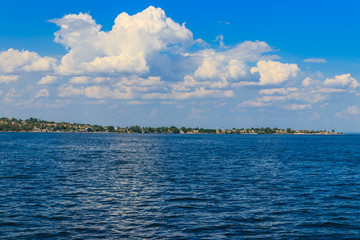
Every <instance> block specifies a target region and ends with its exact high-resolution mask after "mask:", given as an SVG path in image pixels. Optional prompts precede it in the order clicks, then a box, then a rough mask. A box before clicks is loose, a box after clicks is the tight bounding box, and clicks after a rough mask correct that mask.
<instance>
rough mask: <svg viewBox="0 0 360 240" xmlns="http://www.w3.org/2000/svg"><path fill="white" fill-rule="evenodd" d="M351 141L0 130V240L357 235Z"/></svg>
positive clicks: (355, 145) (357, 155)
mask: <svg viewBox="0 0 360 240" xmlns="http://www.w3.org/2000/svg"><path fill="white" fill-rule="evenodd" d="M359 140H360V135H345V136H278V135H271V136H265V135H250V136H248V135H166V134H163V135H156V134H154V135H137V134H41V133H0V153H1V157H0V166H1V168H0V188H1V191H0V237H1V238H4V239H18V238H22V239H42V238H43V239H48V238H58V239H92V238H109V239H114V238H120V239H121V238H131V239H143V238H153V239H172V238H174V239H239V238H245V239H253V238H254V239H255V238H256V239H266V238H270V239H274V238H276V239H303V238H310V239H354V238H356V237H359V236H360V220H359V218H358V217H357V216H358V215H359V213H360V201H359V200H360V197H359V192H360V181H359V180H360V179H359V178H360V171H359V170H360V167H359V160H360V141H359Z"/></svg>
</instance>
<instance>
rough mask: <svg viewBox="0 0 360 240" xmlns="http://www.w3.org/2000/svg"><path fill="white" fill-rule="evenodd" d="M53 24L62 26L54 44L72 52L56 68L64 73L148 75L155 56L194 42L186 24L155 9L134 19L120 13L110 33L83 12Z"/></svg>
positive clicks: (148, 10) (143, 12)
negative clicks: (150, 63)
mask: <svg viewBox="0 0 360 240" xmlns="http://www.w3.org/2000/svg"><path fill="white" fill-rule="evenodd" d="M51 21H52V22H54V23H55V24H56V25H58V26H59V27H60V30H59V31H57V32H56V33H55V41H56V42H58V43H61V44H63V45H64V46H65V47H66V48H67V49H68V50H69V52H68V53H67V54H66V55H65V56H64V57H63V58H62V59H61V64H60V65H59V67H58V69H57V70H58V72H59V73H62V74H74V73H76V74H79V73H84V72H87V73H89V72H107V73H114V72H125V73H145V72H148V71H149V64H148V59H149V58H150V57H152V55H153V54H156V53H160V52H161V51H165V50H167V51H169V50H170V49H171V48H174V49H178V48H182V47H187V46H190V45H192V44H193V43H194V40H193V37H192V32H191V31H190V30H188V29H187V28H186V27H185V25H184V24H183V25H180V24H178V23H176V22H174V21H173V20H172V19H170V18H168V17H166V15H165V12H164V11H163V10H162V9H160V8H154V7H152V6H151V7H148V8H147V9H145V10H144V11H142V12H140V13H137V14H135V15H132V16H130V15H128V14H127V13H121V14H120V15H119V16H118V17H117V18H116V19H115V24H114V26H113V27H112V30H111V31H109V32H104V31H101V26H100V25H98V24H96V22H95V21H94V20H93V19H92V17H91V16H90V15H88V14H83V13H80V14H70V15H66V16H65V17H63V18H61V19H54V20H51Z"/></svg>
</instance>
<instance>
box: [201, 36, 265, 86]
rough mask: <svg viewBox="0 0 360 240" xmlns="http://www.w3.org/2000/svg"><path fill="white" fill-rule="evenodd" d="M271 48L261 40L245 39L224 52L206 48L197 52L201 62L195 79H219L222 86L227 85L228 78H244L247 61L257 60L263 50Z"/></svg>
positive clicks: (246, 70)
mask: <svg viewBox="0 0 360 240" xmlns="http://www.w3.org/2000/svg"><path fill="white" fill-rule="evenodd" d="M269 51H272V48H271V47H270V46H269V45H268V44H267V43H266V42H261V41H255V42H251V41H245V42H243V43H241V44H238V45H237V46H235V47H234V48H232V49H229V50H227V51H224V52H216V51H215V50H213V49H206V50H203V51H201V52H199V53H198V56H200V58H201V59H202V60H201V64H200V66H199V67H198V68H197V69H196V71H195V73H194V77H195V78H196V79H212V80H220V81H221V82H222V83H223V84H222V85H223V87H225V86H227V85H228V80H229V79H233V80H238V79H239V78H244V77H245V76H246V75H247V73H248V72H249V67H248V66H247V62H253V61H258V60H259V59H260V58H261V55H262V54H263V53H265V52H269Z"/></svg>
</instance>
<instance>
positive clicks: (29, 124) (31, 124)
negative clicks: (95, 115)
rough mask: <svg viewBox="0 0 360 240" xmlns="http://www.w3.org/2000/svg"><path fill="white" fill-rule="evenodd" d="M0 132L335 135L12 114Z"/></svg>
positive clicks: (1, 123) (3, 121)
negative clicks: (103, 123)
mask: <svg viewBox="0 0 360 240" xmlns="http://www.w3.org/2000/svg"><path fill="white" fill-rule="evenodd" d="M0 132H64V133H94V132H95V133H179V134H312V135H337V134H343V133H342V132H335V130H333V129H332V130H331V131H326V130H303V129H302V130H294V129H291V128H286V129H282V128H269V127H266V128H263V127H261V128H232V129H224V128H219V129H205V128H199V127H196V128H188V127H181V128H177V127H175V126H171V127H140V126H130V127H114V126H101V125H91V124H83V123H73V122H53V121H45V120H40V119H37V118H29V119H26V120H21V119H16V118H11V119H10V118H6V117H3V118H0Z"/></svg>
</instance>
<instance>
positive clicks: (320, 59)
mask: <svg viewBox="0 0 360 240" xmlns="http://www.w3.org/2000/svg"><path fill="white" fill-rule="evenodd" d="M303 62H308V63H327V61H326V59H324V58H308V59H304V60H303Z"/></svg>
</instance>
